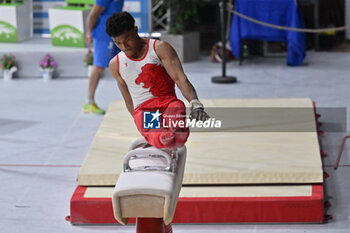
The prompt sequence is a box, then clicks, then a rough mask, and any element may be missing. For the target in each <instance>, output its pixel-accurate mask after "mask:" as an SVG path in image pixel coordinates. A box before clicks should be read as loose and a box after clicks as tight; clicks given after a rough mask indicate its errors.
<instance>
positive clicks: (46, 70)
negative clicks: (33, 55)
mask: <svg viewBox="0 0 350 233" xmlns="http://www.w3.org/2000/svg"><path fill="white" fill-rule="evenodd" d="M39 66H40V70H41V72H42V76H43V79H44V80H45V81H47V80H51V79H52V76H53V71H54V70H55V68H56V66H57V64H56V62H55V60H54V59H53V57H51V55H50V54H49V53H47V54H46V55H45V57H44V59H42V60H39Z"/></svg>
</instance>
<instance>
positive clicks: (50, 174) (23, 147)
mask: <svg viewBox="0 0 350 233" xmlns="http://www.w3.org/2000/svg"><path fill="white" fill-rule="evenodd" d="M305 63H306V65H304V66H301V67H287V66H286V65H285V58H252V59H249V60H246V61H245V62H244V64H243V65H242V66H238V64H237V63H236V62H231V63H229V64H228V65H227V73H228V74H229V75H235V76H237V78H238V80H239V82H238V83H236V84H213V83H211V77H212V76H214V75H219V74H220V73H221V65H220V64H213V63H211V62H210V59H209V57H201V59H200V61H197V62H193V63H186V64H185V65H184V69H185V72H186V73H187V75H188V77H189V79H190V80H191V82H192V83H193V85H194V86H195V87H196V89H197V92H198V95H199V97H200V98H277V97H287V98H288V97H310V98H312V99H313V100H314V101H315V102H316V104H317V106H318V107H343V108H349V107H350V75H349V74H350V69H349V64H350V55H349V53H341V52H339V53H326V52H317V53H315V52H312V51H309V52H308V55H307V58H306V60H305ZM86 88H87V78H81V77H80V78H76V77H71V78H58V79H54V80H52V81H50V82H44V81H42V80H41V79H39V78H28V77H27V78H25V77H20V78H18V79H15V80H13V81H9V82H4V81H3V80H2V79H0V164H1V165H0V187H1V189H0V216H1V218H0V232H1V233H48V232H50V233H63V232H65V233H68V232H72V233H73V232H74V233H90V232H96V233H97V232H98V233H101V232H125V233H129V232H135V226H134V225H130V226H126V227H125V226H117V225H79V226H73V225H71V224H70V223H69V222H67V221H66V220H65V217H66V216H67V215H69V200H70V197H71V195H72V193H73V191H74V189H75V188H76V185H77V181H76V177H77V174H78V170H79V165H80V164H81V163H82V161H83V159H84V157H85V155H86V152H87V151H88V148H89V145H90V143H91V141H92V139H93V137H94V135H95V133H96V131H97V129H98V127H99V124H100V122H101V120H102V116H98V115H91V114H84V113H82V112H81V107H82V104H83V102H84V101H85V96H86V94H85V93H86ZM120 98H121V95H120V93H119V91H118V90H117V87H116V83H115V81H114V80H113V79H112V77H111V76H110V75H109V73H108V71H107V72H106V75H105V77H104V78H103V79H102V80H101V82H100V85H99V88H98V91H97V95H96V100H97V102H98V104H99V105H100V106H101V107H103V108H107V107H108V104H109V102H110V101H111V100H113V99H120ZM347 112H348V111H347ZM349 120H350V118H349V117H347V123H348V124H349ZM320 121H321V122H322V118H321V119H320ZM347 134H349V133H346V132H342V133H341V132H338V133H332V132H326V133H325V135H324V136H323V137H322V144H323V149H324V150H325V152H326V153H327V155H328V156H327V157H326V158H325V160H324V164H325V165H326V166H325V170H326V172H328V173H329V175H330V177H329V178H328V179H326V182H325V185H326V190H327V194H328V196H329V200H330V202H331V203H332V206H331V207H330V208H329V209H328V211H327V213H328V214H331V215H333V220H331V221H329V222H328V223H326V224H288V225H285V224H220V225H215V224H206V225H183V224H179V225H178V224H175V225H174V226H173V230H174V233H185V232H186V233H199V232H200V233H211V232H215V233H230V232H249V233H250V232H269V233H271V232H312V233H313V232H337V233H340V232H344V233H345V232H349V229H350V214H349V213H350V182H349V180H350V167H349V165H348V164H349V157H350V155H349V154H350V145H349V144H348V145H347V146H346V147H345V151H344V154H343V157H342V160H341V165H342V166H341V167H339V168H338V170H336V171H334V170H333V168H332V167H331V165H332V164H334V162H335V160H336V156H337V152H338V149H339V146H340V143H341V140H342V138H343V136H345V135H347ZM348 143H350V142H348ZM6 164H22V165H24V164H36V165H63V166H53V167H50V166H41V167H40V166H37V167H31V166H29V167H25V166H15V167H9V166H5V165H6Z"/></svg>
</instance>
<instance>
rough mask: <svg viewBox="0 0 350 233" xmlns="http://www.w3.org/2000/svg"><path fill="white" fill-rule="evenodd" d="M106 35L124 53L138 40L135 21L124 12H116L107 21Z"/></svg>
mask: <svg viewBox="0 0 350 233" xmlns="http://www.w3.org/2000/svg"><path fill="white" fill-rule="evenodd" d="M106 33H107V34H108V35H109V36H110V37H111V38H112V39H113V41H114V43H115V44H116V45H117V46H118V47H119V48H120V50H122V51H124V52H127V51H128V50H129V49H132V48H133V47H134V46H135V45H136V44H135V43H138V41H139V39H140V37H139V35H138V28H137V26H135V19H134V18H133V17H132V16H131V15H130V14H129V13H128V12H126V11H123V12H116V13H114V14H112V15H111V16H110V17H109V18H108V19H107V22H106ZM129 52H131V51H129Z"/></svg>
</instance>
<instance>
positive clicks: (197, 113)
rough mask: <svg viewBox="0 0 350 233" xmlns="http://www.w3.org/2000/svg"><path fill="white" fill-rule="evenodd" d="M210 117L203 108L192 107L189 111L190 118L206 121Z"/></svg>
mask: <svg viewBox="0 0 350 233" xmlns="http://www.w3.org/2000/svg"><path fill="white" fill-rule="evenodd" d="M209 118H210V117H209V115H208V114H207V113H206V112H205V111H204V108H194V109H192V110H191V113H190V119H191V120H193V119H195V120H197V121H206V120H208V119H209Z"/></svg>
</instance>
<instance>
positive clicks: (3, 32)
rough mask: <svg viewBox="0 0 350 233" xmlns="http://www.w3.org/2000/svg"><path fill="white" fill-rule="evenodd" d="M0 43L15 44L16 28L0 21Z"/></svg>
mask: <svg viewBox="0 0 350 233" xmlns="http://www.w3.org/2000/svg"><path fill="white" fill-rule="evenodd" d="M0 42H17V28H15V27H14V26H12V25H11V24H9V23H7V22H5V21H1V20H0Z"/></svg>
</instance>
